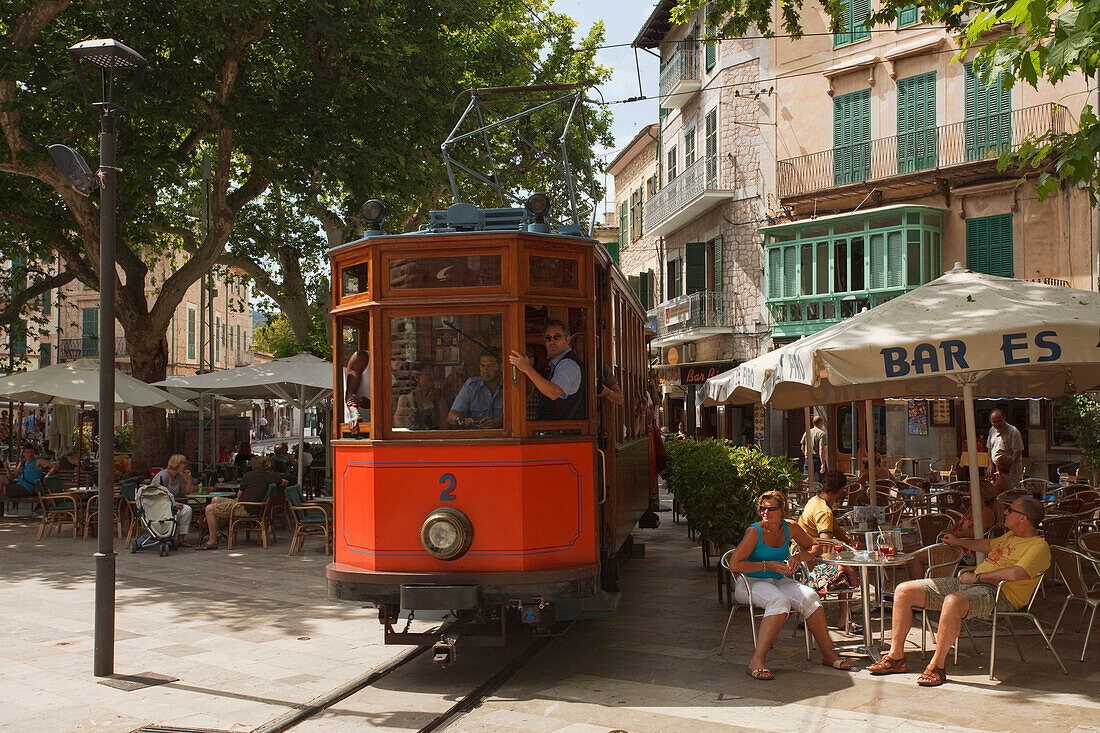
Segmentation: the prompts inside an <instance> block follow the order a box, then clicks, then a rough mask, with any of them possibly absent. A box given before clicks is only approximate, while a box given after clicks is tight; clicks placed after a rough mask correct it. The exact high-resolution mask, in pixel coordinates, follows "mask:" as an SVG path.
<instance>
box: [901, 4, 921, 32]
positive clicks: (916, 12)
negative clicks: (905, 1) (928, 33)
mask: <svg viewBox="0 0 1100 733" xmlns="http://www.w3.org/2000/svg"><path fill="white" fill-rule="evenodd" d="M919 22H920V7H918V6H916V5H910V6H909V7H907V8H902V9H901V10H899V11H898V28H904V27H905V26H907V25H913V24H914V23H919Z"/></svg>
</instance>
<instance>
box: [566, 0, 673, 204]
mask: <svg viewBox="0 0 1100 733" xmlns="http://www.w3.org/2000/svg"><path fill="white" fill-rule="evenodd" d="M653 6H654V3H653V2H650V1H648V0H555V1H554V10H556V11H557V12H559V13H565V14H566V15H568V16H569V17H571V18H573V19H574V20H576V21H577V23H578V26H577V31H576V34H575V36H576V37H580V36H582V35H584V33H586V32H587V31H588V29H589V28H591V27H592V24H593V23H595V22H596V21H600V20H602V21H603V23H604V37H605V41H604V42H605V43H608V44H618V43H625V44H629V43H630V42H631V41H633V40H634V37H635V36H637V35H638V30H639V29H640V28H641V27H642V23H644V22H645V20H646V18H648V17H649V14H650V13H651V12H652V10H653ZM634 52H635V49H633V48H630V46H629V45H627V46H624V47H622V48H608V49H601V50H600V51H598V52H597V55H596V60H597V62H598V63H600V64H601V65H603V66H607V67H609V68H611V69H612V76H611V81H610V82H608V83H607V84H605V85H604V86H602V87H601V88H600V91H601V92H603V98H604V99H605V100H607V101H611V100H617V99H628V98H630V97H637V96H639V93H638V70H639V69H640V70H641V75H642V94H644V95H645V96H647V97H649V99H646V100H643V101H640V102H632V103H630V104H613V105H611V112H612V114H613V115H614V116H615V120H614V123H613V124H612V128H611V129H612V132H614V133H615V147H614V149H612V150H611V151H601V150H597V154H601V153H602V154H607V156H608V157H607V160H608V161H609V162H610V160H611V159H612V158H614V157H615V154H616V153H617V152H618V151H619V150H620V149H622V147H623V146H625V145H626V144H627V143H629V142H630V141H631V140H632V139H633V138H634V136H635V135H637V134H638V131H639V130H641V129H642V128H643V127H645V126H646V125H648V124H651V123H653V122H656V121H657V106H658V103H657V92H658V89H657V83H658V78H657V76H658V62H657V59H656V58H654V57H653V56H652V55H650V54H648V53H646V52H645V51H642V50H638V52H637V59H638V61H637V64H635V60H634V58H635V54H634ZM613 188H614V186H613V181H612V180H611V177H610V176H608V180H607V190H608V191H609V192H611V191H612V189H613ZM605 205H606V202H605ZM602 210H603V209H601V211H602Z"/></svg>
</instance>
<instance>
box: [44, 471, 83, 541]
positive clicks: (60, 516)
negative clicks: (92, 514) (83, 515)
mask: <svg viewBox="0 0 1100 733" xmlns="http://www.w3.org/2000/svg"><path fill="white" fill-rule="evenodd" d="M38 501H39V502H40V503H41V505H42V522H41V523H40V524H39V525H38V536H37V537H36V539H39V540H40V539H42V538H43V537H44V536H46V535H49V534H50V533H51V532H53V530H54V529H55V528H56V529H57V533H58V534H61V529H62V528H63V527H64V525H66V524H70V525H72V530H73V539H74V540H75V539H76V538H77V530H78V528H79V526H80V500H79V499H77V498H76V496H75V495H73V494H67V493H65V492H64V491H62V490H61V480H60V479H59V478H58V477H57V476H44V477H43V478H42V481H41V486H40V488H39V489H38Z"/></svg>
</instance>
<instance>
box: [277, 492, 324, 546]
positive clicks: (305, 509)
mask: <svg viewBox="0 0 1100 733" xmlns="http://www.w3.org/2000/svg"><path fill="white" fill-rule="evenodd" d="M284 493H285V494H286V500H287V501H288V502H290V505H291V506H290V510H291V512H293V514H294V520H295V521H294V535H293V536H292V537H291V538H290V552H288V553H287V554H288V555H293V554H294V553H295V552H297V551H298V550H300V549H301V547H302V544H303V543H304V542H305V539H306V537H308V536H312V537H322V538H323V539H324V542H325V553H326V554H331V553H332V549H331V548H332V520H331V518H330V517H329V514H328V512H327V511H325V510H324V509H323V508H322V507H320V506H318V505H316V504H307V503H304V502H303V501H302V488H301V487H300V486H298V485H297V484H291V485H290V486H287V487H286V489H285V490H284Z"/></svg>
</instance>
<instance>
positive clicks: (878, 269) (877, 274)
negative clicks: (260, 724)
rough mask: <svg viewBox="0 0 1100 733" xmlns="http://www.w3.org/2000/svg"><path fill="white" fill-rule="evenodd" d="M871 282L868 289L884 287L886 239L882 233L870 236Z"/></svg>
mask: <svg viewBox="0 0 1100 733" xmlns="http://www.w3.org/2000/svg"><path fill="white" fill-rule="evenodd" d="M870 242H871V250H870V252H869V253H868V256H869V257H870V259H871V282H870V284H869V286H868V289H869V290H873V289H875V288H884V287H886V240H885V237H884V236H883V235H882V234H872V235H871V236H870Z"/></svg>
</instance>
